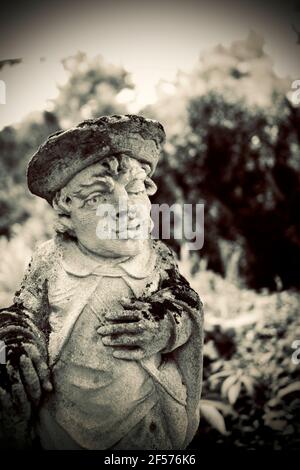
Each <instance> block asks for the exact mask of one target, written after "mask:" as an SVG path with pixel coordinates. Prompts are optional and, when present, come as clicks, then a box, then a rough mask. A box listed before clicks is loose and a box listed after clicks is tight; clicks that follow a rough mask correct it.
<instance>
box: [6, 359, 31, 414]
mask: <svg viewBox="0 0 300 470" xmlns="http://www.w3.org/2000/svg"><path fill="white" fill-rule="evenodd" d="M7 372H8V375H9V377H10V380H11V395H12V398H13V401H14V404H15V407H16V410H17V412H18V415H19V417H20V419H25V420H27V419H28V418H29V416H30V403H29V401H28V398H27V394H26V392H25V388H24V385H23V382H22V380H21V377H20V373H19V371H18V370H16V369H14V368H13V367H12V366H11V365H10V364H8V365H7Z"/></svg>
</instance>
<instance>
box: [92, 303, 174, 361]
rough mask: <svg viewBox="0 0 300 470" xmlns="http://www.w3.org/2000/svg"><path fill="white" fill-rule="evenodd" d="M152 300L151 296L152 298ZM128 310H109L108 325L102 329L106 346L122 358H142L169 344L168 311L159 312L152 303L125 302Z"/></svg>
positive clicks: (100, 332) (170, 325)
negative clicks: (153, 307) (154, 311)
mask: <svg viewBox="0 0 300 470" xmlns="http://www.w3.org/2000/svg"><path fill="white" fill-rule="evenodd" d="M149 300H150V299H149ZM122 305H123V307H124V311H122V312H110V313H107V314H106V316H105V319H106V321H107V324H106V325H104V326H101V327H100V328H99V329H98V333H99V334H100V335H101V336H102V341H103V344H104V345H105V346H108V347H111V348H113V356H114V357H116V358H118V359H127V360H141V359H143V358H144V357H149V356H151V355H153V354H155V353H158V352H160V351H162V350H163V349H164V348H165V347H166V346H167V344H168V342H169V339H170V336H171V331H172V322H171V320H170V318H169V317H168V315H167V312H162V313H161V315H155V314H153V312H152V306H151V303H150V302H141V301H138V300H135V301H130V300H129V301H124V302H122Z"/></svg>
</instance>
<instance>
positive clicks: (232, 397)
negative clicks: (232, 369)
mask: <svg viewBox="0 0 300 470" xmlns="http://www.w3.org/2000/svg"><path fill="white" fill-rule="evenodd" d="M241 385H242V384H241V382H237V383H236V384H234V385H232V386H231V387H230V389H229V390H228V401H229V403H230V404H231V405H234V404H235V402H236V401H237V399H238V396H239V394H240V391H241Z"/></svg>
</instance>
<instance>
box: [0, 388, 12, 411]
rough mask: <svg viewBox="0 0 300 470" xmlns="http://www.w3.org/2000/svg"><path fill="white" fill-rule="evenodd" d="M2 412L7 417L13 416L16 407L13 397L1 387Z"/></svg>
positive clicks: (0, 403)
mask: <svg viewBox="0 0 300 470" xmlns="http://www.w3.org/2000/svg"><path fill="white" fill-rule="evenodd" d="M0 410H1V411H2V412H4V414H5V415H6V416H10V417H11V416H12V414H13V411H14V407H13V401H12V397H11V396H10V395H9V393H7V392H6V391H5V390H3V388H1V387H0Z"/></svg>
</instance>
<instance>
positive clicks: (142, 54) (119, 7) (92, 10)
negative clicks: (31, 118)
mask: <svg viewBox="0 0 300 470" xmlns="http://www.w3.org/2000/svg"><path fill="white" fill-rule="evenodd" d="M41 3H42V4H37V6H36V8H35V10H34V11H31V10H28V9H27V10H26V11H25V12H24V13H22V12H19V16H18V17H17V16H16V17H14V16H13V17H12V18H11V21H10V23H9V24H7V27H6V29H4V31H2V32H1V35H2V39H1V41H0V59H8V58H17V57H22V58H23V63H22V64H20V65H17V66H14V67H5V68H4V69H2V70H0V80H2V81H4V82H5V84H6V104H0V129H1V128H2V127H3V126H4V125H8V124H11V123H15V122H18V121H20V120H21V119H22V118H23V117H24V116H25V115H26V114H28V113H29V112H31V111H35V110H42V109H51V105H50V100H51V99H53V98H54V97H55V95H56V93H57V84H60V83H63V82H64V80H65V79H66V76H65V73H64V70H63V67H62V65H61V63H60V61H61V59H62V58H64V57H66V56H69V55H72V54H75V53H76V52H77V51H78V50H81V51H84V52H87V53H88V54H89V55H91V56H95V55H97V54H101V55H102V56H103V57H104V59H105V60H106V61H108V62H110V63H114V64H117V65H122V66H123V67H124V68H125V69H126V70H128V71H129V72H131V73H132V78H133V81H134V82H135V84H136V89H137V95H136V102H135V108H136V110H138V109H139V108H141V107H142V106H144V105H145V104H147V103H151V102H153V101H154V100H155V96H156V95H155V86H156V84H157V82H158V81H159V80H161V79H164V80H173V79H174V78H175V75H176V72H177V70H178V69H181V70H189V69H191V68H192V67H193V66H194V65H195V63H196V62H197V60H198V58H199V55H200V53H201V51H203V50H206V49H208V48H210V47H212V46H214V45H216V44H218V43H221V44H224V45H228V44H229V43H230V42H231V41H232V40H235V39H243V38H245V37H246V36H247V34H248V32H249V30H250V29H253V30H255V31H257V32H258V33H260V34H263V36H264V37H265V40H266V50H267V51H268V52H269V53H270V54H271V55H272V57H273V59H274V62H275V66H276V71H277V72H278V73H279V74H280V75H282V76H286V75H289V74H290V75H292V76H293V77H295V78H300V61H299V55H300V46H297V45H296V36H295V33H294V32H293V31H292V29H291V25H290V22H289V20H288V18H287V17H285V16H284V15H276V17H273V16H272V11H271V10H267V11H265V12H262V11H259V12H258V10H257V9H254V8H253V7H252V9H251V8H250V7H248V10H246V9H245V7H243V8H242V10H241V9H238V8H237V6H236V5H232V6H231V7H228V5H227V4H226V6H225V5H224V3H221V2H220V3H219V4H217V3H215V2H214V3H213V5H212V4H211V2H208V1H207V2H199V1H193V0H185V1H182V2H179V1H175V0H174V1H171V0H169V1H168V0H165V1H164V2H163V1H161V2H159V3H156V2H155V0H152V1H151V2H145V3H143V2H142V1H140V2H136V1H135V0H132V1H127V0H123V1H122V2H121V1H120V2H119V1H117V0H115V1H114V2H109V1H106V2H105V1H102V2H101V1H100V2H99V1H98V2H94V1H92V0H87V1H86V2H77V1H76V0H73V1H72V2H71V3H69V2H66V6H65V7H61V3H59V5H60V7H58V4H56V3H55V2H54V3H52V7H49V6H48V7H45V6H44V4H43V2H41ZM204 5H205V6H204ZM207 5H211V6H210V7H208V6H207ZM249 8H250V9H249ZM298 24H299V29H300V13H299V21H298ZM41 57H42V58H45V60H43V61H41V60H40V58H41ZM0 85H1V82H0ZM2 85H3V84H2ZM0 94H1V86H0ZM0 103H1V96H0Z"/></svg>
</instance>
